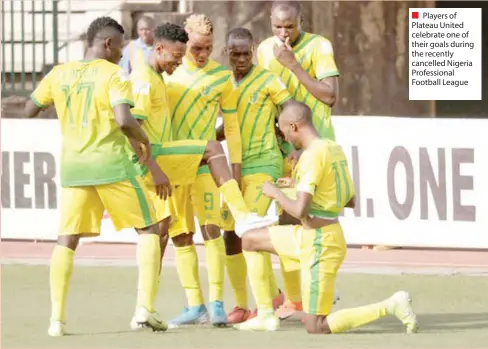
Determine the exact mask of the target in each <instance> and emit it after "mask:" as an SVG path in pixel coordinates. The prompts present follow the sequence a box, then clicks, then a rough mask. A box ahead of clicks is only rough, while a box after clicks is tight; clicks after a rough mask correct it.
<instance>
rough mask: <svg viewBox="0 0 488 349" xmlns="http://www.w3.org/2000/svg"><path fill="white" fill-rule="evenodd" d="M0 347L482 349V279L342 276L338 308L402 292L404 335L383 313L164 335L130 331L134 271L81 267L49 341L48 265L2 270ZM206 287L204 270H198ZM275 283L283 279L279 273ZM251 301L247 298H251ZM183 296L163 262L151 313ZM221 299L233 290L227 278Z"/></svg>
mask: <svg viewBox="0 0 488 349" xmlns="http://www.w3.org/2000/svg"><path fill="white" fill-rule="evenodd" d="M1 271H2V274H1V275H2V293H1V296H2V304H1V305H2V308H1V309H2V318H1V320H2V336H1V347H2V348H6V349H9V348H29V349H36V348H49V349H53V348H83V349H86V348H132V349H133V348H145V349H147V348H226V349H227V348H251V347H252V348H280V349H283V348H284V349H286V348H300V349H304V348H341V349H342V348H370V347H374V348H395V349H398V348H468V347H469V348H487V347H488V335H487V334H488V302H487V299H488V296H487V295H488V278H486V277H468V276H420V275H419V276H414V275H406V276H399V275H366V274H342V275H339V278H338V285H337V286H338V289H339V290H340V292H341V298H342V299H341V302H340V303H339V304H338V305H337V306H336V307H335V309H339V308H343V307H353V306H359V305H363V304H366V303H371V302H375V301H378V300H381V299H383V298H386V297H388V296H389V295H391V294H392V293H393V292H395V291H396V290H399V289H405V290H408V291H409V292H410V293H411V295H412V297H413V300H414V307H415V310H416V312H417V313H418V315H419V320H420V333H418V334H416V335H406V334H404V333H403V327H402V326H401V324H400V323H399V322H398V321H397V320H396V319H394V318H393V319H383V320H381V321H379V322H377V323H374V324H371V325H368V326H366V327H363V328H361V329H358V330H356V331H353V332H350V333H347V334H341V335H332V336H320V335H308V334H307V333H306V332H305V330H304V328H303V326H302V325H301V323H299V322H296V321H291V320H289V321H284V322H283V323H282V328H281V330H280V331H277V332H274V333H248V332H238V331H235V330H233V329H232V328H224V329H221V328H212V327H210V326H194V327H186V328H179V329H175V330H170V331H168V332H166V333H152V332H142V333H141V332H131V331H130V330H129V322H130V319H131V316H132V313H133V310H134V305H135V299H136V287H137V286H136V283H137V269H136V268H134V267H86V266H77V267H75V271H74V273H73V278H72V283H71V289H70V294H69V297H68V307H67V331H68V332H69V334H70V335H67V336H65V337H61V338H50V337H48V335H47V326H48V321H49V270H48V267H47V266H26V265H4V266H2V269H1ZM200 277H201V279H202V284H203V288H204V291H206V290H207V282H206V278H207V275H206V271H205V269H201V270H200ZM279 281H280V284H282V283H281V278H279ZM250 298H252V297H250ZM184 304H185V297H184V293H183V290H182V288H181V286H180V284H179V281H178V277H177V274H176V270H175V268H173V267H165V268H164V270H163V279H162V282H161V287H160V292H159V296H158V299H157V309H158V311H159V312H160V314H161V316H162V317H163V318H165V319H169V318H171V317H173V316H175V315H177V314H178V313H179V312H180V311H181V308H182V307H183V305H184ZM225 305H226V307H227V308H228V309H229V310H230V308H231V307H232V306H233V305H234V304H233V296H232V292H231V289H230V286H229V284H228V283H227V284H226V293H225Z"/></svg>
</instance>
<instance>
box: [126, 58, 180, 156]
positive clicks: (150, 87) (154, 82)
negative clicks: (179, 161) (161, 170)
mask: <svg viewBox="0 0 488 349" xmlns="http://www.w3.org/2000/svg"><path fill="white" fill-rule="evenodd" d="M130 78H131V81H132V94H133V95H134V108H132V111H131V112H132V115H133V116H134V118H136V119H139V120H143V121H142V128H143V130H144V131H145V132H146V134H147V136H148V137H149V141H150V142H151V144H152V150H153V155H157V154H158V149H160V147H161V145H162V144H163V143H165V142H170V141H172V140H173V133H172V129H171V115H170V110H169V102H168V96H167V91H166V84H165V82H164V79H163V76H162V75H161V74H159V73H157V72H156V71H155V70H154V69H153V68H152V67H151V66H150V65H148V64H146V65H143V66H141V67H137V68H135V69H134V70H133V71H132V73H131V74H130Z"/></svg>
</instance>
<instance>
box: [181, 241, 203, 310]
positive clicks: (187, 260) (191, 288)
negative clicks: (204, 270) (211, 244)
mask: <svg viewBox="0 0 488 349" xmlns="http://www.w3.org/2000/svg"><path fill="white" fill-rule="evenodd" d="M175 252H176V269H177V271H178V276H179V277H180V282H181V286H183V288H184V289H185V293H186V298H187V300H188V306H190V307H193V306H195V305H202V304H204V301H203V295H202V289H201V287H200V276H199V275H198V256H197V251H196V249H195V245H190V246H184V247H175Z"/></svg>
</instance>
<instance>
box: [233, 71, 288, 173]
mask: <svg viewBox="0 0 488 349" xmlns="http://www.w3.org/2000/svg"><path fill="white" fill-rule="evenodd" d="M234 84H235V85H236V93H235V94H234V95H233V96H234V97H233V98H234V99H235V102H234V104H235V105H236V109H237V115H238V118H239V126H240V132H241V142H242V175H244V176H245V175H248V174H255V173H266V174H269V175H271V176H273V177H274V178H275V179H277V178H279V177H280V176H281V174H282V167H283V160H282V156H281V151H280V148H279V146H278V142H277V140H276V134H275V131H274V126H275V123H276V119H277V117H278V113H279V106H280V105H282V104H283V103H285V102H286V101H288V100H289V99H291V96H290V93H289V92H288V90H287V88H286V86H285V84H284V83H283V82H282V81H281V80H280V78H279V77H278V76H277V75H275V74H273V73H271V72H269V71H267V70H266V69H264V68H262V67H260V66H257V65H254V66H253V67H252V69H251V71H250V72H249V73H248V74H247V75H246V76H245V77H244V78H243V79H242V80H240V81H239V82H235V81H234Z"/></svg>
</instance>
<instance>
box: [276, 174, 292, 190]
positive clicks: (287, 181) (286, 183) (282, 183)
mask: <svg viewBox="0 0 488 349" xmlns="http://www.w3.org/2000/svg"><path fill="white" fill-rule="evenodd" d="M276 185H277V186H278V188H293V187H294V186H295V181H294V180H293V179H292V178H289V177H284V178H278V180H277V181H276Z"/></svg>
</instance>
